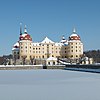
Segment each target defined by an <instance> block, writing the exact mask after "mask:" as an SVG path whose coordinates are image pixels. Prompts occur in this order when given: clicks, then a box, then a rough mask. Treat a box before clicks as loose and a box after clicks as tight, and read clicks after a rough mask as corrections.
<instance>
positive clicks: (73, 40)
mask: <svg viewBox="0 0 100 100" xmlns="http://www.w3.org/2000/svg"><path fill="white" fill-rule="evenodd" d="M68 46H69V50H68V57H69V58H72V59H78V58H80V57H81V56H82V55H83V43H82V42H81V38H80V36H79V35H78V34H77V33H76V29H75V28H74V29H73V32H72V34H71V36H70V37H69V40H68Z"/></svg>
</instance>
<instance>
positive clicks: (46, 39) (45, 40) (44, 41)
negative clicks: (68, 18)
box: [41, 37, 54, 43]
mask: <svg viewBox="0 0 100 100" xmlns="http://www.w3.org/2000/svg"><path fill="white" fill-rule="evenodd" d="M41 43H54V42H53V41H51V40H50V39H49V38H48V37H46V38H45V39H44V40H43V41H42V42H41Z"/></svg>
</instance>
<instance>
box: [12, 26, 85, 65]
mask: <svg viewBox="0 0 100 100" xmlns="http://www.w3.org/2000/svg"><path fill="white" fill-rule="evenodd" d="M37 38H38V37H37ZM12 55H13V61H14V62H16V63H18V62H19V63H20V64H22V63H27V64H30V62H31V63H32V62H33V61H32V60H33V59H34V60H46V61H47V64H50V63H51V62H50V61H49V60H57V58H58V57H59V58H61V59H64V58H66V59H76V60H77V59H79V58H81V57H82V55H83V43H82V41H81V38H80V36H79V35H78V34H77V33H76V30H75V28H74V29H73V32H72V34H71V35H70V36H69V38H68V39H67V40H66V39H65V37H64V36H63V37H62V39H61V41H60V42H54V41H52V40H51V39H49V38H48V37H45V38H44V40H43V41H41V42H32V37H31V36H30V34H28V32H27V28H26V26H25V28H24V33H23V32H22V28H21V27H20V36H19V40H18V42H17V43H15V44H14V46H13V48H12ZM53 64H57V61H56V62H55V61H53Z"/></svg>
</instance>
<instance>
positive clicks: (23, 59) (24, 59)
mask: <svg viewBox="0 0 100 100" xmlns="http://www.w3.org/2000/svg"><path fill="white" fill-rule="evenodd" d="M26 57H27V56H26V55H24V56H22V63H23V65H25V64H26Z"/></svg>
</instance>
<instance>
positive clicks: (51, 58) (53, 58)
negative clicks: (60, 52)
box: [47, 57, 57, 61]
mask: <svg viewBox="0 0 100 100" xmlns="http://www.w3.org/2000/svg"><path fill="white" fill-rule="evenodd" d="M47 60H49V61H50V60H57V58H55V57H49V58H48V59H47Z"/></svg>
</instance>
